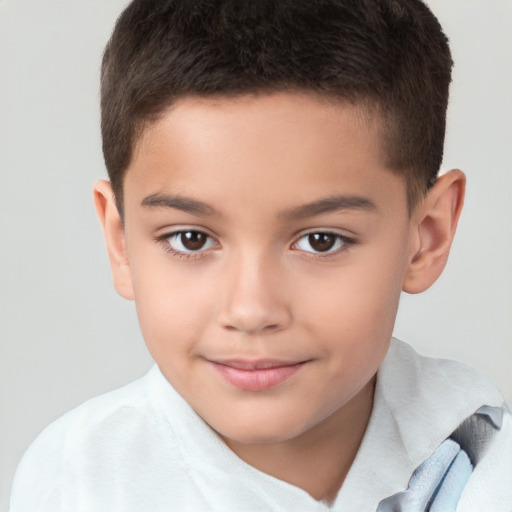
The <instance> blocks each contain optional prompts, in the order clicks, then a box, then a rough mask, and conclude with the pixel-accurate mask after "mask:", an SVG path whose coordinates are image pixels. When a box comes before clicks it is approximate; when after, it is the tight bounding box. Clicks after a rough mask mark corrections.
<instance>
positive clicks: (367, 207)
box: [279, 195, 377, 220]
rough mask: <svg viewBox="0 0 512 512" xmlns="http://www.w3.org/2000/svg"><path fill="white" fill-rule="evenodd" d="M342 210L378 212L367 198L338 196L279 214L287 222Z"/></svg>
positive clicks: (325, 198)
mask: <svg viewBox="0 0 512 512" xmlns="http://www.w3.org/2000/svg"><path fill="white" fill-rule="evenodd" d="M342 210H363V211H376V210H377V206H376V205H375V203H374V202H373V201H371V200H370V199H368V198H367V197H362V196H346V195H337V196H329V197H324V198H322V199H319V200H317V201H312V202H311V203H306V204H304V205H301V206H297V207H296V208H291V209H290V210H285V211H283V212H281V213H280V214H279V217H280V218H282V219H286V220H300V219H304V218H307V217H314V216H315V215H321V214H323V213H332V212H337V211H342Z"/></svg>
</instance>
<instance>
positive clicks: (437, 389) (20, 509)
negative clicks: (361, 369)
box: [10, 340, 512, 512]
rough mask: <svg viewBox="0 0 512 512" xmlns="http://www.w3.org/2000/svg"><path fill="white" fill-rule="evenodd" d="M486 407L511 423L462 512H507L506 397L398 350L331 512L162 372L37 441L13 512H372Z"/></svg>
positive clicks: (384, 371)
mask: <svg viewBox="0 0 512 512" xmlns="http://www.w3.org/2000/svg"><path fill="white" fill-rule="evenodd" d="M484 405H485V406H490V407H494V408H499V410H500V411H503V412H504V414H503V416H502V420H503V421H502V425H501V428H500V429H499V431H497V433H496V435H494V437H493V439H492V443H491V444H490V445H489V446H488V447H487V450H486V453H485V456H483V458H482V459H481V460H480V461H479V462H478V464H477V465H476V468H475V470H474V471H473V474H472V475H471V477H470V479H469V481H468V484H467V485H466V487H465V490H464V492H463V494H462V497H461V500H460V501H459V506H458V508H457V511H462V512H470V511H471V512H473V511H475V512H477V511H478V512H482V511H487V512H490V511H492V512H510V511H511V510H512V417H511V415H510V412H509V410H508V409H507V406H506V405H505V403H504V400H503V397H502V395H501V394H500V393H499V391H497V390H496V388H495V387H494V385H492V384H491V383H490V382H489V381H488V380H487V379H485V378H484V377H482V376H480V375H479V374H478V373H476V372H475V371H474V370H471V369H469V368H467V367H466V366H464V365H462V364H460V363H457V362H454V361H447V360H440V359H431V358H425V357H422V356H420V355H418V354H417V353H416V352H415V351H414V350H413V349H412V348H410V347H409V346H408V345H406V344H405V343H403V342H400V341H398V340H392V343H391V347H390V350H389V352H388V354H387V356H386V358H385V360H384V362H383V364H382V366H381V368H380V369H379V372H378V375H377V385H376V392H375V400H374V407H373V411H372V415H371V418H370V422H369V424H368V428H367V431H366V433H365V435H364V438H363V441H362V443H361V446H360V448H359V451H358V454H357V456H356V459H355V460H354V463H353V464H352V467H351V469H350V471H349V474H348V475H347V478H346V479H345V482H344V483H343V486H342V488H341V489H340V491H339V493H338V496H337V498H336V499H335V501H334V503H332V504H330V505H328V504H326V503H323V502H319V501H317V500H315V499H314V498H312V497H311V496H310V495H309V494H307V493H306V492H305V491H303V490H302V489H300V488H298V487H295V486H293V485H291V484H288V483H286V482H283V481H281V480H278V479H276V478H274V477H272V476H269V475H267V474H265V473H262V472H260V471H258V470H257V469H255V468H253V467H252V466H250V465H248V464H246V463H245V462H243V461H242V460H241V459H239V458H238V457H237V456H236V455H235V454H234V453H233V452H232V451H231V450H230V449H229V448H228V447H227V446H226V445H225V444H224V443H223V442H222V441H221V440H220V438H219V437H218V436H217V435H216V434H215V432H214V431H213V430H212V429H211V428H210V427H209V426H208V425H207V424H206V423H205V422H204V421H203V420H202V419H201V418H200V417H199V416H198V415H197V414H196V413H195V412H194V411H193V410H192V409H191V407H190V406H189V405H188V404H187V403H186V402H185V401H184V400H183V398H181V396H180V395H179V394H178V393H177V392H176V391H175V390H174V389H173V388H172V387H171V385H170V384H169V383H168V381H167V380H166V379H165V377H164V376H163V375H162V374H161V372H160V371H159V369H158V367H156V366H155V367H154V368H153V369H152V370H151V371H150V372H149V373H148V374H147V375H146V376H144V377H143V378H141V379H139V380H137V381H135V382H133V383H131V384H129V385H127V386H125V387H123V388H121V389H119V390H116V391H113V392H111V393H108V394H105V395H102V396H100V397H97V398H94V399H92V400H89V401H88V402H86V403H84V404H83V405H81V406H79V407H77V408H76V409H74V410H72V411H70V412H69V413H67V414H66V415H64V416H63V417H62V418H60V419H58V420H57V421H56V422H54V423H53V424H51V425H50V426H49V427H47V428H46V429H45V430H44V431H43V432H42V433H41V434H40V435H39V437H38V438H37V439H36V440H35V441H34V443H33V444H32V445H31V446H30V448H29V449H28V451H27V452H26V454H25V455H24V457H23V459H22V461H21V462H20V465H19V467H18V470H17V473H16V477H15V481H14V485H13V491H12V496H11V506H10V512H85V511H87V512H102V511H104V512H116V511H119V512H121V511H122V512H142V511H151V512H160V511H162V512H163V511H165V512H170V511H176V512H209V511H219V512H227V511H237V512H252V511H258V512H260V511H265V512H274V511H276V512H277V511H279V512H290V511H304V512H308V511H311V512H316V511H318V512H320V511H322V512H326V511H339V512H342V511H343V512H351V511H354V512H364V511H372V512H373V511H375V510H376V508H377V506H378V503H379V502H380V501H381V500H382V499H384V498H386V497H388V496H391V495H393V494H395V493H397V492H399V491H402V490H405V489H406V488H407V486H408V482H409V480H410V478H411V475H412V473H413V472H414V470H415V469H416V468H417V467H418V466H419V465H420V464H421V463H422V462H423V461H425V460H426V459H427V458H429V457H430V455H431V454H432V453H433V452H434V451H435V449H436V448H437V447H438V446H439V445H440V443H441V442H442V441H443V440H444V439H446V438H447V437H449V436H450V434H451V433H452V432H453V431H454V430H455V429H456V428H457V427H458V425H459V424H460V423H461V422H462V421H463V420H464V419H465V418H467V417H468V416H471V415H472V414H473V413H474V412H475V411H476V410H477V409H479V408H480V407H481V406H484Z"/></svg>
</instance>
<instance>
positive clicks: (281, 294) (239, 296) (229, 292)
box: [219, 256, 292, 335]
mask: <svg viewBox="0 0 512 512" xmlns="http://www.w3.org/2000/svg"><path fill="white" fill-rule="evenodd" d="M227 266H228V269H227V270H226V274H227V275H226V274H225V277H226V279H225V280H223V281H224V286H223V292H224V293H223V294H222V296H221V297H219V299H220V302H221V309H220V314H219V321H220V323H221V325H222V327H223V328H225V329H227V330H229V331H238V332H240V333H245V334H252V335H262V334H270V333H273V332H277V331H281V330H283V329H286V328H287V327H288V326H289V325H290V323H291V321H292V314H291V310H290V307H289V306H290V300H289V296H288V294H287V290H286V289H285V286H284V284H285V283H284V279H283V273H282V271H280V269H278V268H277V265H272V263H271V262H268V261H267V262H265V261H264V260H263V258H261V257H255V256H252V257H245V258H243V257H240V258H238V259H237V261H230V262H229V264H228V265H227Z"/></svg>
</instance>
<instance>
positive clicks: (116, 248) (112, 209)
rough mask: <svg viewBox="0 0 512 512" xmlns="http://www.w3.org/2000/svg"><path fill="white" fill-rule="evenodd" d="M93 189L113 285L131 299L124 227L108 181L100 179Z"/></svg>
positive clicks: (131, 287)
mask: <svg viewBox="0 0 512 512" xmlns="http://www.w3.org/2000/svg"><path fill="white" fill-rule="evenodd" d="M93 191H94V206H95V208H96V213H97V215H98V218H99V220H100V222H101V225H102V226H103V233H104V234H105V242H106V244H107V250H108V256H109V259H110V268H111V269H112V278H113V281H114V287H115V289H116V290H117V293H119V295H121V297H124V298H125V299H128V300H133V298H134V294H133V285H132V278H131V273H130V266H129V262H128V256H127V253H126V239H125V234H124V227H123V223H122V221H121V216H120V215H119V211H118V210H117V206H116V203H115V199H114V193H113V191H112V187H111V186H110V183H109V182H108V181H105V180H101V181H98V182H97V183H96V184H95V185H94V189H93Z"/></svg>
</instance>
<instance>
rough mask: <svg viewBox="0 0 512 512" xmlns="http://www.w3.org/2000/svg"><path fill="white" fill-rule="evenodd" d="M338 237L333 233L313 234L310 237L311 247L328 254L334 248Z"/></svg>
mask: <svg viewBox="0 0 512 512" xmlns="http://www.w3.org/2000/svg"><path fill="white" fill-rule="evenodd" d="M336 240H337V237H336V236H335V235H333V234H331V233H312V234H311V235H308V242H309V245H310V246H311V247H312V248H313V249H314V250H315V251H318V252H326V251H328V250H330V249H332V248H333V247H334V244H335V243H336Z"/></svg>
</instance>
